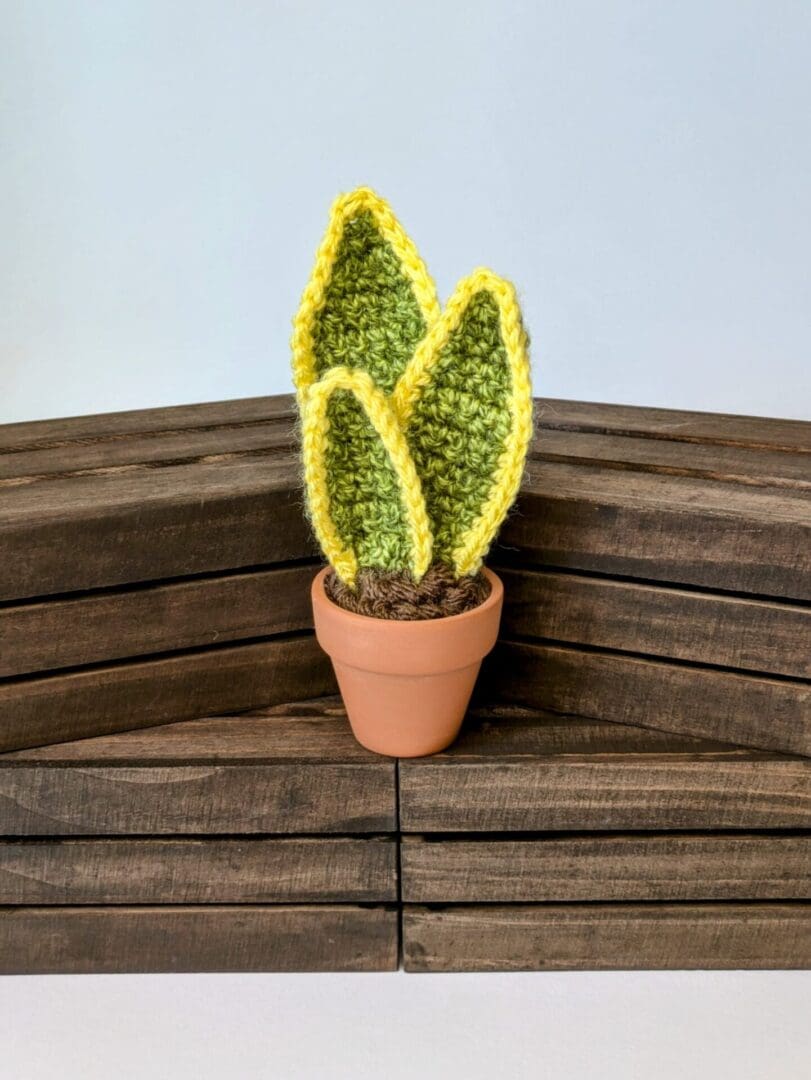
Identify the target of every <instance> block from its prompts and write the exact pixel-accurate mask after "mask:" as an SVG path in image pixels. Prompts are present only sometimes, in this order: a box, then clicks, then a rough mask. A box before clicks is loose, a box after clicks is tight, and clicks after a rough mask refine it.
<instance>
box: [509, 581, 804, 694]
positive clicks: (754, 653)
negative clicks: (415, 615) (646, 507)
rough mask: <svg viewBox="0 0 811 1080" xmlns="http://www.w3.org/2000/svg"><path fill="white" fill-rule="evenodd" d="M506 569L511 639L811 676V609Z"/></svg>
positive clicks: (802, 606) (748, 599)
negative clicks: (519, 638) (545, 640)
mask: <svg viewBox="0 0 811 1080" xmlns="http://www.w3.org/2000/svg"><path fill="white" fill-rule="evenodd" d="M499 574H500V575H501V577H502V578H503V581H504V587H505V590H506V593H505V597H506V600H505V607H504V616H503V618H502V623H501V633H502V636H504V637H512V636H518V637H539V638H547V639H551V640H554V641H563V642H571V643H573V644H578V645H590V646H595V647H597V648H605V649H621V650H624V651H626V652H636V653H647V654H649V655H651V656H661V657H667V658H673V659H677V660H690V661H694V662H697V663H702V664H716V665H718V666H720V667H730V668H738V669H742V670H749V671H756V672H770V673H773V674H776V675H789V676H793V677H795V678H805V679H808V678H811V607H807V606H804V605H798V604H780V603H773V602H769V601H763V600H754V599H750V598H748V597H735V596H723V595H713V594H711V593H704V592H691V591H688V590H686V589H676V588H668V587H663V586H659V585H643V584H640V583H639V582H633V581H616V580H612V579H608V578H597V577H585V576H583V575H580V574H564V573H559V572H556V571H553V570H546V571H543V570H514V569H509V568H507V569H504V570H501V569H499Z"/></svg>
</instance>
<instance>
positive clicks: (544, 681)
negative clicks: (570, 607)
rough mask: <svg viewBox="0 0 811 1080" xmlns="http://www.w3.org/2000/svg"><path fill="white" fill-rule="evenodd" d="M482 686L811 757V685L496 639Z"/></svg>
mask: <svg viewBox="0 0 811 1080" xmlns="http://www.w3.org/2000/svg"><path fill="white" fill-rule="evenodd" d="M485 685H486V686H487V687H488V689H489V691H490V692H491V693H492V694H493V695H495V696H498V697H499V698H501V699H503V700H505V701H518V702H520V703H521V704H525V705H530V706H533V707H535V708H540V709H549V710H551V711H553V712H560V713H573V714H575V715H579V716H591V717H599V718H600V719H601V720H611V721H616V722H619V723H625V724H634V725H640V726H643V727H647V726H650V727H655V728H662V729H663V730H666V731H676V732H683V733H684V734H687V735H694V736H698V737H705V738H716V739H722V740H724V741H725V742H730V743H738V744H741V745H744V746H754V747H759V748H763V749H767V750H769V749H771V750H778V751H781V752H784V753H796V754H805V755H811V683H809V682H808V681H799V680H785V679H773V678H767V677H765V676H755V675H747V674H739V673H737V672H731V671H722V670H717V669H714V668H701V667H691V666H688V665H684V664H668V663H664V662H661V661H658V660H652V659H647V658H645V657H635V656H626V655H623V654H620V653H608V652H605V653H603V652H589V651H586V650H582V649H576V648H571V647H564V646H557V645H545V644H544V645H541V644H528V643H517V642H509V641H502V642H501V644H500V645H499V646H498V647H497V649H496V651H495V652H494V653H493V654H492V656H491V658H490V659H489V661H488V664H487V667H486V674H485Z"/></svg>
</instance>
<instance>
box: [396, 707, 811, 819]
mask: <svg viewBox="0 0 811 1080" xmlns="http://www.w3.org/2000/svg"><path fill="white" fill-rule="evenodd" d="M399 775H400V824H401V828H402V829H403V831H404V832H415V833H429V832H439V833H449V832H555V831H600V830H602V831H641V830H644V831H648V830H651V831H655V830H671V829H685V830H702V831H710V830H718V829H791V828H795V829H802V828H805V829H807V828H809V827H811V762H809V761H808V760H807V759H804V758H799V757H788V756H778V755H776V754H768V753H760V752H758V751H754V750H742V749H739V748H736V747H724V746H723V745H722V744H718V743H712V742H705V743H702V742H701V741H699V740H695V739H686V738H684V737H680V736H678V735H666V734H664V733H660V732H654V731H650V732H647V733H646V732H645V731H644V729H641V728H631V727H626V726H624V725H621V724H611V723H603V722H599V721H587V720H579V719H576V718H567V717H560V716H558V717H555V716H551V715H549V714H543V713H536V714H533V713H532V712H531V711H529V710H515V711H514V712H511V711H510V710H509V709H490V710H482V711H481V712H479V713H477V714H474V715H473V716H471V717H469V718H468V720H467V721H466V722H465V727H464V728H463V730H462V735H461V736H460V738H459V739H458V740H457V742H456V743H455V744H454V745H453V746H452V747H450V748H449V749H448V750H447V751H445V752H444V753H442V754H436V755H434V756H433V757H429V758H419V759H414V760H411V761H402V762H401V763H400V769H399Z"/></svg>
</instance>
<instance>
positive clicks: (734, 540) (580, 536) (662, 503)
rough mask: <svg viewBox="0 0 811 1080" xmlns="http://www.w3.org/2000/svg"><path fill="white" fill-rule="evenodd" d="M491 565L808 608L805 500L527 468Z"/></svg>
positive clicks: (632, 476) (809, 508) (579, 470)
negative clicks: (581, 573) (594, 575)
mask: <svg viewBox="0 0 811 1080" xmlns="http://www.w3.org/2000/svg"><path fill="white" fill-rule="evenodd" d="M498 558H500V559H501V560H502V561H507V560H509V561H512V562H517V563H521V564H524V565H544V566H552V567H558V568H563V569H572V570H591V571H597V572H598V573H603V574H608V575H620V576H625V577H633V578H641V579H645V580H654V581H661V582H672V583H674V584H683V585H698V586H702V587H707V588H711V589H722V590H726V591H732V592H744V593H750V594H754V595H760V596H766V597H785V598H788V599H793V600H801V601H808V600H811V497H810V496H809V495H808V494H807V493H805V492H798V491H788V490H785V489H778V488H761V487H748V486H746V485H742V484H732V483H720V482H716V481H710V480H696V479H688V478H685V477H681V476H666V475H655V474H649V473H644V472H630V471H623V470H613V469H605V468H601V467H597V466H591V465H570V464H565V463H556V462H543V461H533V462H531V463H530V466H529V469H528V472H527V478H526V480H525V482H524V484H523V486H522V489H521V496H520V498H519V501H518V506H517V508H516V511H515V512H514V513H512V514H511V515H510V517H509V518H508V520H507V522H506V524H505V526H504V528H503V529H502V532H501V536H500V548H499V554H498Z"/></svg>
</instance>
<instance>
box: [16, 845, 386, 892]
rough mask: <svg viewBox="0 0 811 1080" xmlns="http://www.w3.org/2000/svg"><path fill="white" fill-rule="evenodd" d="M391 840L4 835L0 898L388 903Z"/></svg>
mask: <svg viewBox="0 0 811 1080" xmlns="http://www.w3.org/2000/svg"><path fill="white" fill-rule="evenodd" d="M396 855H397V849H396V846H395V842H394V839H393V838H389V839H383V838H376V839H352V838H349V837H335V838H332V837H330V838H324V837H306V838H302V837H285V838H279V837H274V838H272V839H265V838H261V839H250V838H247V837H240V838H238V839H234V838H230V839H227V840H216V839H210V838H206V839H202V840H177V839H171V840H161V839H156V838H154V837H153V838H150V839H127V840H97V839H94V840H34V841H0V904H32V905H40V904H273V903H281V904H289V903H308V902H319V903H333V902H337V901H346V902H350V903H385V902H390V901H395V900H396V899H397V866H396Z"/></svg>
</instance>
